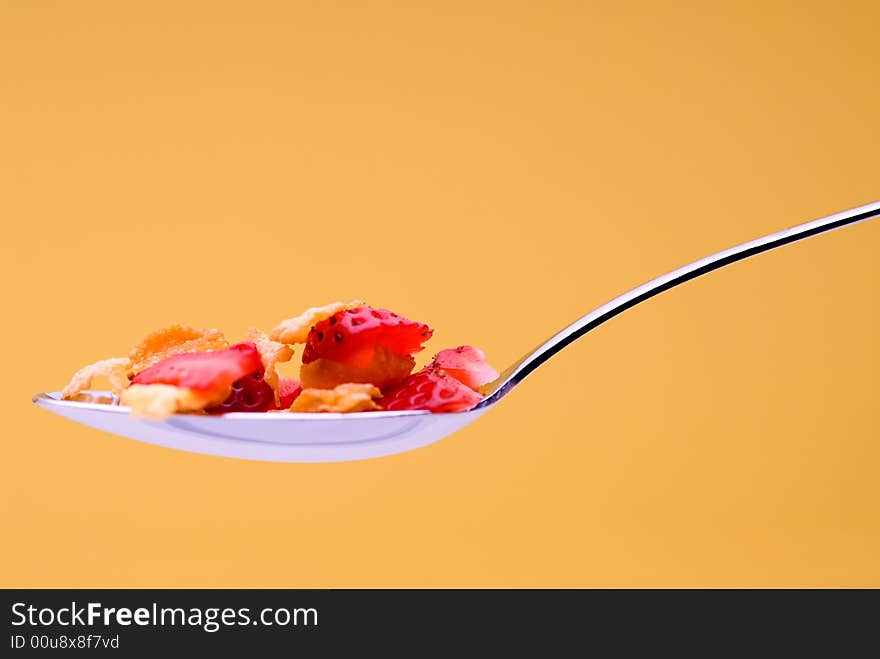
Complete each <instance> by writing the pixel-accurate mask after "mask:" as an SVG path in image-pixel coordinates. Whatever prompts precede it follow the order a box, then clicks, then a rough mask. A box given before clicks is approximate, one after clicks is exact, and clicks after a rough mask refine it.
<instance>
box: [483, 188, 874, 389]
mask: <svg viewBox="0 0 880 659" xmlns="http://www.w3.org/2000/svg"><path fill="white" fill-rule="evenodd" d="M878 215H880V201H878V202H874V203H873V204H867V205H866V206H859V207H858V208H852V209H850V210H846V211H842V212H840V213H835V214H834V215H829V216H828V217H823V218H821V219H818V220H813V221H812V222H806V223H805V224H799V225H798V226H796V227H791V228H790V229H785V230H783V231H779V232H778V233H774V234H771V235H769V236H764V237H762V238H756V239H755V240H752V241H749V242H747V243H743V244H742V245H737V246H736V247H731V248H730V249H726V250H724V251H722V252H718V253H717V254H712V255H711V256H707V257H705V258H702V259H700V260H698V261H694V262H693V263H689V264H688V265H685V266H682V267H681V268H679V269H678V270H673V271H672V272H668V273H666V274H665V275H661V276H660V277H657V278H656V279H652V280H651V281H649V282H646V283H644V284H642V285H641V286H638V287H637V288H634V289H632V290H631V291H627V292H626V293H624V294H623V295H619V296H617V297H616V298H614V299H613V300H611V301H610V302H607V303H605V304H603V305H602V306H601V307H599V308H597V309H595V310H593V311H591V312H590V313H588V314H587V315H586V316H583V317H582V318H579V319H578V320H576V321H575V322H573V323H572V324H571V325H569V326H568V327H566V328H565V329H564V330H562V331H561V332H559V333H557V334H556V335H554V336H552V337H551V338H550V339H548V340H547V341H545V342H544V343H543V344H541V345H540V346H538V348H537V349H535V350H534V351H532V352H530V353H529V354H527V355H526V356H525V357H523V358H522V359H520V360H519V361H518V362H516V363H515V364H514V365H513V366H511V367H510V368H508V369H507V370H506V371H504V373H502V374H501V377H500V378H498V379H497V380H496V381H495V382H492V383H491V384H489V385H487V387H486V389H487V390H488V391H485V393H486V394H487V396H486V398H485V399H484V400H483V401H482V402H481V403H480V405H478V407H484V406H486V405H490V404H492V403H494V402H495V401H497V400H498V399H499V398H501V397H502V396H504V395H505V394H506V393H507V392H508V391H510V390H511V389H512V388H513V387H514V386H516V385H517V384H518V383H519V382H521V381H522V380H523V378H525V377H526V376H527V375H529V373H531V372H532V371H534V370H535V369H536V368H538V366H540V365H541V364H543V363H544V362H546V361H547V360H548V359H550V358H551V357H552V356H553V355H555V354H556V353H557V352H559V351H560V350H562V349H563V348H564V347H565V346H567V345H568V344H569V343H572V342H573V341H574V340H576V339H579V338H580V337H582V336H583V335H584V334H586V333H587V332H589V331H590V330H592V329H594V328H596V327H598V326H599V325H601V324H602V323H604V322H605V321H606V320H610V319H611V318H614V316H616V315H617V314H619V313H622V312H624V311H626V310H627V309H629V308H631V307H634V306H636V305H637V304H639V303H641V302H644V301H645V300H647V299H649V298H652V297H654V296H655V295H658V294H660V293H662V292H663V291H668V290H669V289H670V288H672V287H674V286H678V285H679V284H683V283H685V282H687V281H690V280H691V279H695V278H696V277H700V276H701V275H705V274H707V273H709V272H712V271H713V270H717V269H718V268H723V267H724V266H726V265H730V264H731V263H735V262H737V261H741V260H742V259H746V258H748V257H750V256H754V255H755V254H760V253H761V252H767V251H770V250H771V249H776V248H777V247H782V246H783V245H788V244H789V243H793V242H796V241H798V240H803V239H804V238H810V237H811V236H817V235H819V234H820V233H825V232H826V231H832V230H834V229H839V228H840V227H843V226H846V225H848V224H855V223H856V222H863V221H865V220H869V219H871V218H874V217H877V216H878Z"/></svg>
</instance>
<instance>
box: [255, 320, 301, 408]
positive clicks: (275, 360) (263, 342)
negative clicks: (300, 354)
mask: <svg viewBox="0 0 880 659" xmlns="http://www.w3.org/2000/svg"><path fill="white" fill-rule="evenodd" d="M245 340H246V341H252V342H253V343H254V345H256V346H257V350H258V351H259V353H260V358H261V359H262V360H263V369H264V371H265V374H264V375H263V381H264V382H266V384H268V385H269V386H270V387H272V389H273V390H274V391H275V402H279V398H278V371H277V370H276V369H275V366H276V364H279V363H281V362H288V361H290V358H291V357H293V348H291V347H290V346H289V345H286V344H284V343H279V342H278V341H273V340H272V339H270V338H269V335H268V334H266V333H265V332H263V331H262V330H259V329H257V328H256V327H250V328H248V331H247V337H246V338H245Z"/></svg>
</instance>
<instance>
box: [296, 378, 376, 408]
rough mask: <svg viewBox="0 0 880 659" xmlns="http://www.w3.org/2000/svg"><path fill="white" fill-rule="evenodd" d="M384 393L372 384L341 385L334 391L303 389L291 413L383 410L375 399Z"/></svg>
mask: <svg viewBox="0 0 880 659" xmlns="http://www.w3.org/2000/svg"><path fill="white" fill-rule="evenodd" d="M381 396H382V392H381V391H379V390H378V389H377V388H376V387H374V386H373V385H371V384H352V383H349V384H340V385H339V386H338V387H336V388H334V389H303V390H302V393H300V395H299V396H297V398H296V400H294V401H293V405H291V406H290V411H291V412H368V411H370V410H378V409H381V408H380V407H379V405H377V404H376V402H375V400H373V399H375V398H380V397H381Z"/></svg>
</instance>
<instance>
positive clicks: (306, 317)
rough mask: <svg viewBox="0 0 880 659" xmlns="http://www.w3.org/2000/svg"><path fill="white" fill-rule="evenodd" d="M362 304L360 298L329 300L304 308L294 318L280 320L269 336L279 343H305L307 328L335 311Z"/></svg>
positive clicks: (309, 328) (310, 327) (307, 333)
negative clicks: (347, 300) (317, 305)
mask: <svg viewBox="0 0 880 659" xmlns="http://www.w3.org/2000/svg"><path fill="white" fill-rule="evenodd" d="M362 304H363V302H361V301H360V300H352V301H351V302H331V303H330V304H326V305H324V306H323V307H312V308H311V309H306V310H305V311H304V312H302V313H301V314H300V315H299V316H297V317H296V318H288V319H287V320H282V321H281V322H280V323H279V324H278V325H277V326H276V327H275V329H273V330H272V331H271V332H270V333H269V338H271V339H273V340H275V341H280V342H281V343H305V342H306V338H307V337H308V335H309V330H311V329H312V327H313V326H314V325H315V323H320V322H321V321H322V320H325V319H326V318H329V317H330V316H332V315H333V314H335V313H336V312H337V311H343V310H345V309H353V308H354V307H359V306H361V305H362Z"/></svg>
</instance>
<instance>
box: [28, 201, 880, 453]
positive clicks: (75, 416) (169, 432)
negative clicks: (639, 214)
mask: <svg viewBox="0 0 880 659" xmlns="http://www.w3.org/2000/svg"><path fill="white" fill-rule="evenodd" d="M878 215H880V202H875V203H873V204H868V205H866V206H860V207H858V208H853V209H850V210H846V211H843V212H841V213H836V214H834V215H829V216H828V217H824V218H822V219H819V220H813V221H812V222H807V223H805V224H801V225H798V226H796V227H792V228H790V229H786V230H784V231H780V232H778V233H774V234H772V235H769V236H765V237H763V238H758V239H756V240H752V241H751V242H747V243H743V244H742V245H738V246H736V247H731V248H730V249H726V250H724V251H723V252H718V253H717V254H713V255H712V256H707V257H705V258H703V259H700V260H699V261H694V262H693V263H690V264H688V265H686V266H684V267H681V268H679V269H677V270H673V271H672V272H669V273H667V274H665V275H662V276H660V277H657V278H656V279H652V280H651V281H649V282H647V283H645V284H642V285H641V286H639V287H637V288H634V289H632V290H631V291H628V292H627V293H624V294H623V295H620V296H618V297H616V298H614V299H613V300H611V301H610V302H608V303H606V304H603V305H602V306H601V307H599V308H597V309H595V310H594V311H591V312H590V313H588V314H587V315H586V316H583V317H582V318H580V319H578V320H577V321H575V322H574V323H572V324H571V325H569V326H568V327H566V328H565V329H563V330H562V331H561V332H559V333H557V334H556V335H554V336H553V337H551V338H550V339H549V340H547V341H545V342H544V343H542V344H541V345H540V346H538V347H537V348H536V349H535V350H533V351H532V352H530V353H528V354H527V355H525V356H524V357H523V358H522V359H520V360H519V361H517V362H516V363H514V364H513V365H512V366H510V367H509V368H507V369H506V370H505V371H504V372H503V373H502V374H501V376H500V377H499V378H498V379H497V380H496V381H495V382H492V383H490V384H488V385H486V387H484V391H483V394H484V395H485V398H484V399H483V400H482V401H481V402H480V403H479V404H478V405H477V406H476V407H475V408H474V409H472V410H468V411H467V412H457V413H453V414H431V413H428V412H362V413H355V414H254V413H232V414H225V415H223V416H199V415H185V414H179V415H175V416H172V417H171V418H169V419H166V420H164V421H145V420H140V419H135V418H132V417H131V416H130V415H129V410H128V408H126V407H121V406H118V405H103V404H95V403H81V402H74V401H65V400H61V394H60V392H57V391H55V392H47V393H42V394H37V395H36V396H34V402H35V403H37V404H38V405H40V406H42V407H45V408H46V409H48V410H50V411H51V412H54V413H56V414H60V415H61V416H64V417H67V418H69V419H72V420H74V421H78V422H80V423H83V424H86V425H88V426H91V427H93V428H98V429H99V430H105V431H107V432H111V433H114V434H117V435H122V436H124V437H130V438H132V439H137V440H140V441H143V442H149V443H152V444H158V445H161V446H167V447H171V448H178V449H182V450H186V451H193V452H196V453H207V454H211V455H222V456H226V457H232V458H242V459H249V460H269V461H276V462H340V461H346V460H361V459H365V458H375V457H379V456H383V455H391V454H393V453H400V452H403V451H409V450H411V449H414V448H418V447H420V446H425V445H426V444H430V443H432V442H435V441H437V440H439V439H442V438H443V437H446V436H447V435H449V434H451V433H453V432H455V431H456V430H459V429H460V428H462V427H464V426H466V425H468V424H469V423H472V422H473V421H475V420H476V419H478V418H479V417H480V416H482V415H483V414H484V413H485V412H486V411H487V410H488V409H489V408H491V407H492V406H494V405H495V404H497V403H498V401H499V400H501V399H502V398H503V397H504V396H506V395H507V394H508V393H509V392H510V391H511V390H512V389H513V388H514V387H515V386H516V385H517V384H519V383H520V382H522V381H523V379H525V377H526V376H528V375H529V374H530V373H531V372H532V371H534V370H535V369H536V368H538V366H540V365H541V364H543V363H544V362H545V361H547V360H548V359H550V358H551V357H552V356H553V355H555V354H556V353H557V352H559V351H560V350H562V349H563V348H564V347H565V346H567V345H568V344H570V343H572V342H573V341H574V340H576V339H579V338H580V337H582V336H583V335H584V334H586V333H587V332H589V331H590V330H592V329H594V328H596V327H598V326H599V325H601V324H602V323H604V322H605V321H606V320H609V319H611V318H613V317H614V316H616V315H617V314H619V313H622V312H623V311H626V310H627V309H629V308H631V307H634V306H635V305H637V304H639V303H641V302H644V301H645V300H647V299H649V298H652V297H654V296H655V295H658V294H659V293H662V292H663V291H666V290H669V289H670V288H672V287H674V286H678V285H679V284H683V283H685V282H687V281H690V280H691V279H695V278H696V277H699V276H701V275H704V274H706V273H709V272H712V271H713V270H717V269H718V268H722V267H724V266H725V265H729V264H731V263H735V262H736V261H740V260H742V259H745V258H748V257H750V256H754V255H756V254H760V253H761V252H767V251H769V250H771V249H775V248H777V247H782V246H783V245H787V244H789V243H793V242H796V241H798V240H802V239H804V238H809V237H811V236H816V235H818V234H820V233H824V232H826V231H831V230H833V229H838V228H840V227H842V226H846V225H848V224H855V223H857V222H862V221H864V220H868V219H871V218H874V217H877V216H878ZM103 393H106V392H103Z"/></svg>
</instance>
